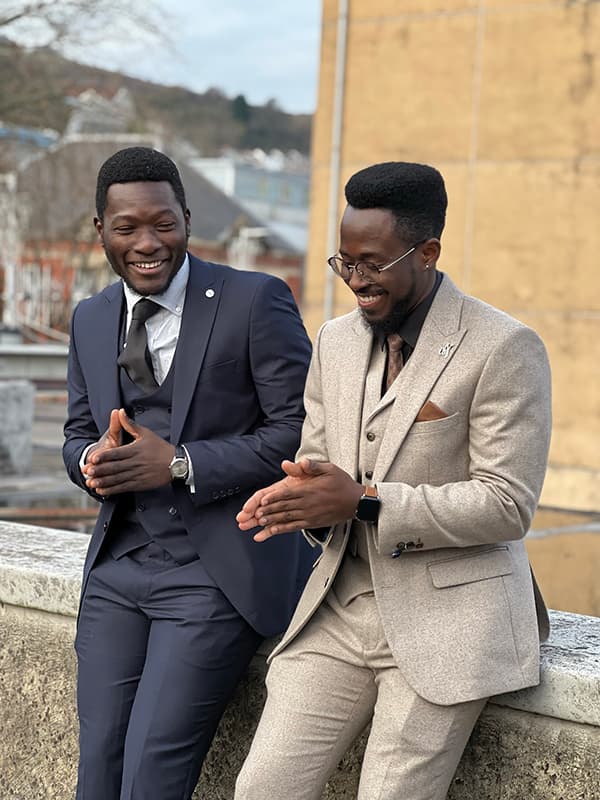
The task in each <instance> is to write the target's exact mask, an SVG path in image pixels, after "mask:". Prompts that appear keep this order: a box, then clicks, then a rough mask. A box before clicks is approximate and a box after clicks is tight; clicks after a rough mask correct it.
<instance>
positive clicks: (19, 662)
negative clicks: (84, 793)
mask: <svg viewBox="0 0 600 800" xmlns="http://www.w3.org/2000/svg"><path fill="white" fill-rule="evenodd" d="M87 543H88V537H87V536H86V535H85V534H79V533H72V532H66V531H57V530H49V529H46V528H36V527H32V526H26V525H17V524H12V523H6V522H0V697H1V698H2V704H1V711H0V714H1V721H2V737H1V739H0V798H2V800H72V797H73V791H74V785H75V780H76V768H77V725H76V715H75V656H74V652H73V647H72V642H73V636H74V630H75V615H76V613H77V602H78V594H79V586H80V574H81V568H82V564H83V558H84V555H85V551H86V548H87ZM552 623H553V633H552V638H551V640H550V642H548V643H547V644H546V645H544V647H543V651H542V682H541V684H540V686H539V687H535V688H533V689H528V690H525V691H522V692H516V693H513V694H511V695H505V696H502V697H497V698H495V699H494V703H493V704H492V703H490V704H489V705H488V707H487V709H486V710H485V711H484V713H483V714H482V716H481V719H480V721H479V723H478V725H477V727H476V729H475V731H474V733H473V736H472V737H471V740H470V742H469V745H468V747H467V750H466V751H465V754H464V756H463V759H462V762H461V764H460V767H459V770H458V772H457V774H456V776H455V779H454V781H453V784H452V788H451V791H450V793H449V795H448V798H449V800H523V798H528V800H600V789H599V787H600V765H599V762H598V753H599V752H600V620H599V619H597V618H595V617H586V616H581V615H576V614H567V613H558V612H553V614H552ZM267 650H268V647H267V648H265V652H266V651H267ZM265 652H261V654H259V656H257V657H256V658H255V659H254V662H253V663H252V665H251V668H250V670H249V672H248V674H247V676H246V678H245V679H244V681H243V682H242V684H241V685H240V686H239V687H238V690H237V692H236V695H235V698H234V700H233V702H232V703H231V704H230V706H229V708H228V710H227V712H226V714H225V716H224V718H223V720H222V722H221V725H220V728H219V731H218V734H217V737H216V739H215V742H214V744H213V747H212V749H211V751H210V753H209V756H208V758H207V761H206V763H205V768H204V770H203V774H202V777H201V780H200V784H199V786H198V789H197V790H196V793H195V798H197V800H199V798H203V800H231V798H232V797H233V787H234V782H235V776H236V774H237V772H238V770H239V768H240V766H241V764H242V762H243V759H244V757H245V754H246V752H247V750H248V747H249V744H250V740H251V737H252V732H253V730H254V728H255V726H256V723H257V721H258V717H259V715H260V709H261V707H262V703H263V700H264V689H263V680H264V674H265ZM363 746H364V737H363V739H361V740H360V741H359V742H357V743H356V745H355V746H354V747H353V748H352V750H351V751H350V752H349V753H348V754H347V756H346V757H345V758H344V760H343V762H342V763H341V764H340V766H339V768H338V770H337V771H336V774H335V775H334V777H333V778H332V780H331V781H330V783H329V785H328V787H327V790H326V793H325V795H324V800H334V798H335V799H336V800H337V799H338V798H340V799H342V798H343V799H344V800H351V799H352V798H354V797H355V796H356V786H357V780H358V774H359V769H360V758H361V753H362V748H363ZM290 800H293V798H290Z"/></svg>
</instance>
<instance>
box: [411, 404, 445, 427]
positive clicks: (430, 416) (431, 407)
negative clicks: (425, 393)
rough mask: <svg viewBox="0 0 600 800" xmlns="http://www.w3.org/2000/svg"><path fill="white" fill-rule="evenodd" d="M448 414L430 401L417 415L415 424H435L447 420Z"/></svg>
mask: <svg viewBox="0 0 600 800" xmlns="http://www.w3.org/2000/svg"><path fill="white" fill-rule="evenodd" d="M447 416H448V414H446V412H445V411H442V409H441V408H440V407H439V406H436V404H435V403H432V402H431V400H428V401H427V402H426V403H425V405H424V406H423V407H422V408H421V410H420V411H419V413H418V414H417V418H416V419H415V422H433V421H434V420H436V419H446V417H447Z"/></svg>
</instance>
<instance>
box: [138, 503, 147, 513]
mask: <svg viewBox="0 0 600 800" xmlns="http://www.w3.org/2000/svg"><path fill="white" fill-rule="evenodd" d="M145 510H146V506H145V505H144V504H143V503H140V504H139V506H138V507H137V509H136V511H140V512H141V511H145Z"/></svg>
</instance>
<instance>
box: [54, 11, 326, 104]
mask: <svg viewBox="0 0 600 800" xmlns="http://www.w3.org/2000/svg"><path fill="white" fill-rule="evenodd" d="M156 4H157V5H159V6H161V7H162V8H163V9H164V20H163V21H164V28H165V30H166V32H167V33H168V35H169V36H170V38H171V39H172V41H173V45H174V49H175V53H173V54H171V53H169V52H168V51H167V52H165V50H164V49H163V48H161V47H158V48H157V47H156V45H152V46H148V44H146V43H144V44H136V42H135V39H134V37H132V38H131V39H130V42H129V43H127V42H124V41H123V40H122V39H120V40H119V41H118V42H115V43H114V44H112V45H111V42H110V41H106V42H105V43H104V44H101V45H100V46H98V47H93V48H88V49H87V51H86V52H85V53H83V54H82V53H81V52H77V53H70V54H69V53H67V54H68V55H73V56H77V59H78V60H80V61H82V60H85V61H86V62H87V63H90V64H94V65H98V66H102V67H105V68H107V69H115V70H118V71H123V72H126V73H128V74H130V75H133V76H135V77H141V78H144V79H148V80H153V81H155V82H157V83H167V84H177V85H181V86H186V87H188V88H190V89H193V90H194V91H198V92H203V91H205V90H206V89H208V88H209V87H211V86H214V87H218V88H220V89H222V90H223V91H224V92H225V94H227V95H228V96H230V97H232V96H235V95H237V94H243V95H245V97H246V100H247V101H248V102H249V103H252V104H262V103H265V102H266V101H267V100H269V99H271V98H274V99H275V100H276V101H277V103H278V104H279V106H280V107H281V108H283V109H284V110H285V111H290V112H294V113H298V112H308V113H312V112H313V111H314V110H315V108H316V102H317V79H318V66H319V46H320V34H321V29H320V26H321V0H295V2H288V0H282V1H281V2H278V1H277V0H156ZM107 30H110V26H107Z"/></svg>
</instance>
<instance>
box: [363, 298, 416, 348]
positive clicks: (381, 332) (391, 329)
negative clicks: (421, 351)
mask: <svg viewBox="0 0 600 800" xmlns="http://www.w3.org/2000/svg"><path fill="white" fill-rule="evenodd" d="M413 307H414V299H413V298H412V297H407V298H405V299H404V300H399V301H398V302H397V303H396V305H395V306H394V308H393V309H392V310H391V312H390V313H389V314H388V315H387V317H385V318H384V319H378V320H370V319H368V317H367V315H366V314H365V313H364V311H363V310H362V309H360V316H361V318H362V322H363V325H364V326H365V328H367V329H368V330H370V331H371V332H372V333H373V334H374V335H375V337H377V338H378V339H385V338H386V337H387V336H389V335H390V333H399V331H400V328H401V327H402V325H403V324H404V323H405V322H406V318H407V317H408V315H409V314H410V312H411V311H412V310H413Z"/></svg>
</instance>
